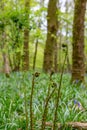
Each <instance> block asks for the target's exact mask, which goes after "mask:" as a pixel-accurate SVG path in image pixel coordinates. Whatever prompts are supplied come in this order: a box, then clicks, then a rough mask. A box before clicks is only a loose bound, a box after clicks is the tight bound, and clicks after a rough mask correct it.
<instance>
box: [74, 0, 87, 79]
mask: <svg viewBox="0 0 87 130" xmlns="http://www.w3.org/2000/svg"><path fill="white" fill-rule="evenodd" d="M85 10H86V0H76V1H75V11H74V22H73V42H72V45H73V53H72V81H84V73H85V65H84V18H85Z"/></svg>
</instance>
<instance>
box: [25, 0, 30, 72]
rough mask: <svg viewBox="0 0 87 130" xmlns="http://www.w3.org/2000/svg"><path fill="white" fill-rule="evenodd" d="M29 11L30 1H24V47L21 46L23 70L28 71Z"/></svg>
mask: <svg viewBox="0 0 87 130" xmlns="http://www.w3.org/2000/svg"><path fill="white" fill-rule="evenodd" d="M29 10H30V0H25V17H26V27H25V29H24V46H23V51H24V54H23V70H25V71H28V70H29V27H28V26H27V25H28V23H29Z"/></svg>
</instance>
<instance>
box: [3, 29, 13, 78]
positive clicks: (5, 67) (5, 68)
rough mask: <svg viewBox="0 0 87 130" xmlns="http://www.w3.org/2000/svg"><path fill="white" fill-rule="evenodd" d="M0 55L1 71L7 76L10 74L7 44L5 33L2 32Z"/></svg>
mask: <svg viewBox="0 0 87 130" xmlns="http://www.w3.org/2000/svg"><path fill="white" fill-rule="evenodd" d="M2 43H3V45H2V56H3V72H4V73H5V74H6V76H7V77H8V76H9V75H10V71H11V68H10V64H9V58H8V53H7V52H8V50H7V48H8V47H7V45H6V33H5V32H3V33H2Z"/></svg>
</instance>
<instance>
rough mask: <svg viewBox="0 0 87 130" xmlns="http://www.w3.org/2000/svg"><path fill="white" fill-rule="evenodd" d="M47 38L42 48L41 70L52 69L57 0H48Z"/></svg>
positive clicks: (56, 23) (56, 22)
mask: <svg viewBox="0 0 87 130" xmlns="http://www.w3.org/2000/svg"><path fill="white" fill-rule="evenodd" d="M47 24H48V26H47V40H46V45H45V50H44V61H43V70H44V72H50V71H51V69H53V54H54V44H55V42H56V34H57V28H58V21H57V0H49V4H48V15H47Z"/></svg>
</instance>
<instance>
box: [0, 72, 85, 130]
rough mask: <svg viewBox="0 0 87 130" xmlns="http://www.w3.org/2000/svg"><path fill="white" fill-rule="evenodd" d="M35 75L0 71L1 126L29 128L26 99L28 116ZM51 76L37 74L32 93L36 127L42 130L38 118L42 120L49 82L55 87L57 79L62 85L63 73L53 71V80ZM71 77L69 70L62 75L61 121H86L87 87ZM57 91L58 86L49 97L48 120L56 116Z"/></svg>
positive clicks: (6, 129)
mask: <svg viewBox="0 0 87 130" xmlns="http://www.w3.org/2000/svg"><path fill="white" fill-rule="evenodd" d="M32 77H33V74H32V72H28V73H21V72H20V73H12V74H11V75H10V77H9V78H6V76H5V75H4V74H0V130H18V129H19V128H21V130H25V129H26V113H25V101H26V103H27V111H28V117H29V111H30V110H29V109H30V94H31V86H32ZM49 77H50V76H49V75H46V74H44V73H42V74H40V75H39V76H38V77H35V81H34V82H35V86H34V95H33V112H34V120H35V130H37V129H38V130H39V128H40V125H41V124H40V123H38V122H39V121H40V122H41V120H42V114H43V108H44V104H45V99H46V95H47V90H48V86H49V84H50V91H52V90H53V89H54V87H55V85H54V83H55V84H56V85H57V86H56V87H58V86H59V82H60V74H54V75H53V76H52V80H51V81H50V80H49ZM70 79H71V76H70V74H64V75H63V80H62V85H61V91H60V92H61V93H60V100H59V107H58V112H57V113H58V117H57V122H59V123H61V124H65V123H66V122H87V87H86V86H85V85H84V84H80V85H78V84H76V83H73V84H70ZM56 91H57V89H56V90H55V93H54V94H53V95H52V97H51V99H50V101H49V105H48V114H47V118H46V122H48V123H49V122H50V123H52V121H53V118H54V110H55V99H56V94H57V93H56ZM25 96H26V100H25ZM29 121H30V118H29ZM47 130H50V125H49V126H47ZM67 130H68V129H67Z"/></svg>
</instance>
